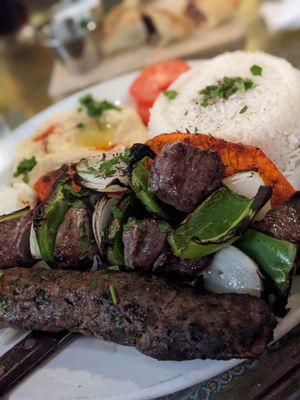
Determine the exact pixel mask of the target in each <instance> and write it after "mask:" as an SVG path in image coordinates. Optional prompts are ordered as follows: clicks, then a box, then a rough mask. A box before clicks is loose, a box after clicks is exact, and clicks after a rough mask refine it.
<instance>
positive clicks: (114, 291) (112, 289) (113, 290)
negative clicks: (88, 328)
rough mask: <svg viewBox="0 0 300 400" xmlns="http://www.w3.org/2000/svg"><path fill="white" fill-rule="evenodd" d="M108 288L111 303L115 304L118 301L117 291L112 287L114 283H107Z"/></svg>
mask: <svg viewBox="0 0 300 400" xmlns="http://www.w3.org/2000/svg"><path fill="white" fill-rule="evenodd" d="M108 288H109V292H110V297H111V299H112V302H113V304H117V303H118V299H117V292H116V289H115V288H114V285H109V287H108Z"/></svg>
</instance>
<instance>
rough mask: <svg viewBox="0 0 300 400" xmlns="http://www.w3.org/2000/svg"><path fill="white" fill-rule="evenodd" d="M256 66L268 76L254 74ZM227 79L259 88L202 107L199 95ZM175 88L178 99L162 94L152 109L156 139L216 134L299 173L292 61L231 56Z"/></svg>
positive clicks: (298, 88)
mask: <svg viewBox="0 0 300 400" xmlns="http://www.w3.org/2000/svg"><path fill="white" fill-rule="evenodd" d="M254 64H255V65H258V66H260V67H262V76H254V75H252V73H251V71H250V68H251V67H252V66H253V65H254ZM225 76H227V77H242V78H249V79H251V80H252V81H253V82H254V83H255V85H256V86H255V87H254V88H252V89H250V90H248V91H246V92H236V93H235V94H234V95H232V96H231V97H230V98H229V99H228V100H222V99H218V100H217V101H216V102H215V103H214V104H212V105H209V106H208V107H203V106H201V101H202V95H200V94H199V91H200V90H201V89H204V88H205V87H207V86H208V85H213V84H216V83H217V82H218V81H219V80H222V79H223V78H224V77H225ZM170 89H173V90H176V91H177V92H178V95H177V97H176V98H175V99H174V100H169V99H168V98H167V97H166V96H164V95H160V96H159V98H158V100H157V101H156V102H155V104H154V106H153V108H152V111H151V119H150V125H149V128H150V136H151V137H152V136H155V135H157V134H159V133H163V132H174V131H176V130H178V131H181V132H186V130H188V131H190V132H195V131H196V132H201V133H211V134H213V135H214V136H217V137H221V138H224V139H227V140H230V141H234V142H237V141H239V142H242V143H245V144H251V145H254V146H258V147H260V148H261V149H263V150H264V152H265V153H266V154H267V155H268V156H269V157H270V158H271V159H272V160H273V161H274V162H275V164H276V165H277V166H278V167H279V168H280V169H281V170H282V171H283V172H285V173H286V174H289V173H291V172H293V170H294V167H295V164H296V162H297V161H298V160H299V159H300V72H299V71H298V70H297V69H295V68H293V67H292V66H291V65H290V64H289V63H288V62H287V61H285V60H283V59H280V58H277V57H274V56H271V55H268V54H265V53H260V52H255V53H250V52H242V51H238V52H233V53H225V54H222V55H220V56H218V57H215V58H214V59H212V60H210V61H208V62H206V63H205V64H204V65H203V64H201V65H200V66H199V67H196V68H193V69H192V70H190V71H188V72H186V73H185V74H183V75H182V76H181V77H180V78H179V79H177V80H176V81H175V82H174V83H173V84H172V86H171V87H170ZM245 106H247V107H248V108H247V110H246V112H244V113H242V114H240V111H241V110H242V109H243V107H245Z"/></svg>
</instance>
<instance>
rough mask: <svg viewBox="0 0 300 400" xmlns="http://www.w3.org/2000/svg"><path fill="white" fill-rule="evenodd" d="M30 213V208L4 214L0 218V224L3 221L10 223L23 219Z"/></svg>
mask: <svg viewBox="0 0 300 400" xmlns="http://www.w3.org/2000/svg"><path fill="white" fill-rule="evenodd" d="M29 211H30V207H25V208H22V209H21V210H17V211H14V212H12V213H10V214H4V215H1V216H0V223H1V222H5V221H11V220H13V219H17V218H22V217H25V216H26V215H27V214H28V213H29Z"/></svg>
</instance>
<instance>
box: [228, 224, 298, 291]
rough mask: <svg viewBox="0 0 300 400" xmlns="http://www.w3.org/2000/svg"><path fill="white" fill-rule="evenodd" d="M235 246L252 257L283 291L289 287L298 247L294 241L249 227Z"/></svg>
mask: <svg viewBox="0 0 300 400" xmlns="http://www.w3.org/2000/svg"><path fill="white" fill-rule="evenodd" d="M235 246H236V247H238V248H239V249H240V250H242V251H243V252H244V253H245V254H247V255H248V256H249V257H250V258H252V260H253V261H255V262H256V263H257V264H258V266H259V267H260V268H261V269H262V270H263V271H264V272H266V273H267V274H268V275H269V276H270V277H271V279H272V280H273V281H274V282H275V284H276V286H277V288H278V289H279V291H280V292H281V293H282V292H284V291H285V290H287V289H289V287H290V281H291V278H292V276H293V275H294V271H295V264H296V256H297V247H296V245H295V244H294V243H290V242H287V241H286V240H279V239H275V238H273V237H271V236H268V235H266V234H265V233H262V232H258V231H256V230H254V229H249V230H248V231H247V232H246V233H245V235H244V236H243V237H242V238H241V239H239V240H238V241H237V242H236V243H235Z"/></svg>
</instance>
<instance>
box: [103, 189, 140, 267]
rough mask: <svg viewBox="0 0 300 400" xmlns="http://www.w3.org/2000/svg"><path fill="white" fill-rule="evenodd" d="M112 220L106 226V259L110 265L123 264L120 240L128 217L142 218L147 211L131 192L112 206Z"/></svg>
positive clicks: (122, 247) (122, 248) (122, 249)
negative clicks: (107, 226)
mask: <svg viewBox="0 0 300 400" xmlns="http://www.w3.org/2000/svg"><path fill="white" fill-rule="evenodd" d="M112 211H113V216H114V218H113V220H112V222H111V223H110V225H109V228H108V248H107V252H106V257H107V261H108V262H109V264H110V265H119V266H122V265H124V245H123V240H122V235H123V229H124V226H125V223H126V221H127V220H128V218H129V217H136V218H144V217H146V216H147V211H146V210H145V209H144V207H143V206H142V204H141V203H140V202H139V200H137V198H136V197H135V196H134V195H133V193H132V192H131V193H129V194H127V195H125V196H124V197H122V199H121V200H120V202H119V203H118V204H117V205H116V206H115V207H113V210H112Z"/></svg>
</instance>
